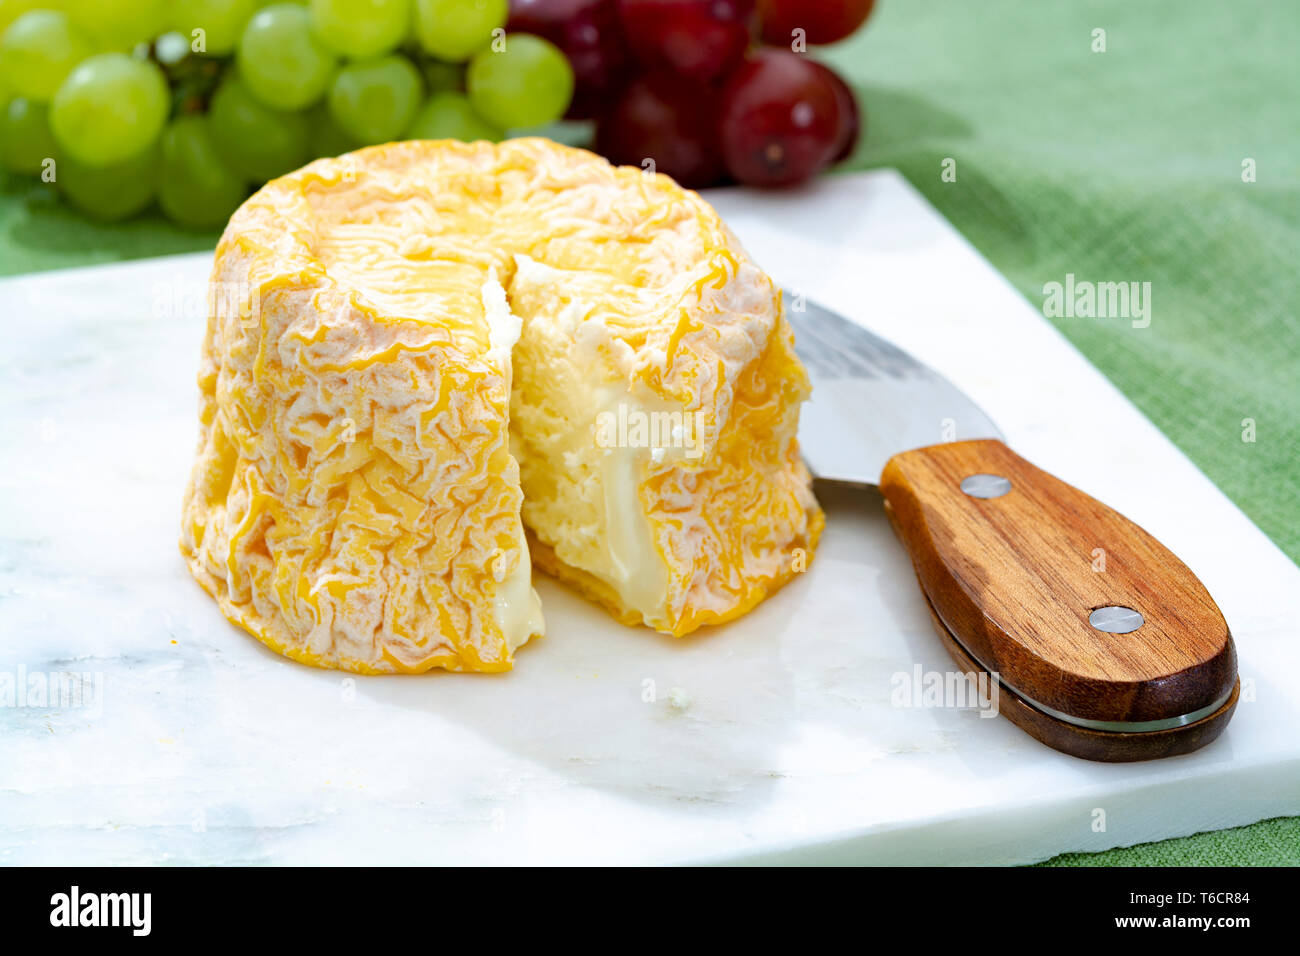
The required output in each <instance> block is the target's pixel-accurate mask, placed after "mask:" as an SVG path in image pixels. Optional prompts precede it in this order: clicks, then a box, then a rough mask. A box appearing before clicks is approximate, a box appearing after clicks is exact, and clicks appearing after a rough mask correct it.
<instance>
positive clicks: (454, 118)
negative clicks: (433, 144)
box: [406, 91, 505, 143]
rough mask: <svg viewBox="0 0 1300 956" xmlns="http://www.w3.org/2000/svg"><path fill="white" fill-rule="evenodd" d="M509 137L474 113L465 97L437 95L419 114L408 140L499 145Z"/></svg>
mask: <svg viewBox="0 0 1300 956" xmlns="http://www.w3.org/2000/svg"><path fill="white" fill-rule="evenodd" d="M504 135H505V134H504V133H502V131H501V130H499V129H497V128H496V127H495V126H493V125H492V124H491V123H489V122H487V121H486V120H484V119H483V117H481V116H479V115H478V113H476V112H474V107H473V106H472V105H471V104H470V101H469V97H467V96H466V95H465V94H464V93H456V92H452V91H445V92H442V93H434V94H433V96H431V97H429V99H428V101H427V102H426V103H425V104H424V106H422V107H421V108H420V112H418V113H417V114H415V122H414V123H412V124H411V127H410V129H409V130H407V133H406V138H407V139H459V140H464V141H465V142H467V143H472V142H473V141H474V140H477V139H486V140H488V141H490V142H493V143H495V142H499V141H500V140H501V139H502V137H503V136H504Z"/></svg>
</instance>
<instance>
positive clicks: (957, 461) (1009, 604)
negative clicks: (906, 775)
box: [785, 292, 1240, 761]
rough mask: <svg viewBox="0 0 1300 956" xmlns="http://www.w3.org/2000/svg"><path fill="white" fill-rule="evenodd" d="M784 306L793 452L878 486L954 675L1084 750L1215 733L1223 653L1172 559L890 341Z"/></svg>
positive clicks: (1189, 577) (1020, 721)
mask: <svg viewBox="0 0 1300 956" xmlns="http://www.w3.org/2000/svg"><path fill="white" fill-rule="evenodd" d="M785 306H786V309H785V311H786V316H787V318H788V319H789V321H790V324H791V326H792V327H793V329H794V333H795V342H796V346H795V347H796V351H797V352H798V354H799V357H800V359H802V361H803V363H804V365H805V366H806V367H807V369H808V374H809V376H810V377H811V378H812V381H813V396H812V398H811V400H810V401H809V402H807V403H806V404H805V405H804V408H803V411H802V413H801V418H800V423H799V445H800V448H801V450H802V452H803V456H804V460H805V462H806V463H807V464H808V467H809V469H810V470H811V471H812V472H813V475H814V476H815V477H816V478H817V479H818V480H819V481H830V482H835V483H841V484H850V485H870V486H875V487H878V488H879V489H880V492H881V495H882V496H883V497H884V501H885V510H886V512H887V513H888V515H889V519H890V522H891V524H892V525H893V527H894V530H895V532H896V534H897V535H898V537H899V539H900V541H901V542H902V544H903V546H904V547H905V548H906V550H907V552H908V554H909V555H910V557H911V559H912V565H913V568H914V570H915V571H916V577H917V580H918V582H919V583H920V586H921V591H922V593H923V595H924V597H925V600H926V603H927V606H928V609H929V612H930V616H931V618H932V620H933V622H934V625H935V629H936V631H937V632H938V634H939V637H940V639H941V640H942V641H943V643H944V645H945V646H946V647H947V649H948V652H949V654H950V655H951V656H952V658H953V660H954V661H955V662H956V664H957V666H958V667H959V668H961V670H962V671H963V672H965V673H970V674H976V675H978V674H979V673H980V672H984V673H986V674H988V675H989V677H991V678H992V679H995V680H997V681H998V691H999V694H998V707H999V712H1000V713H1001V714H1002V715H1003V716H1005V717H1007V718H1009V719H1010V720H1011V721H1012V722H1013V723H1015V724H1016V725H1017V726H1019V727H1020V728H1021V729H1022V730H1024V731H1026V732H1028V733H1029V734H1031V735H1032V736H1033V737H1035V738H1037V739H1038V740H1040V741H1042V742H1043V743H1045V744H1047V745H1048V746H1049V747H1053V748H1055V749H1056V750H1060V751H1063V752H1065V753H1068V754H1072V755H1074V756H1076V757H1083V758H1086V759H1089V760H1104V761H1132V760H1148V759H1152V758H1156V757H1166V756H1172V755H1175V754H1183V753H1188V752H1190V751H1193V750H1196V749H1198V748H1200V747H1203V746H1205V745H1206V744H1208V743H1210V742H1211V741H1212V740H1214V739H1215V738H1216V737H1218V736H1219V734H1220V733H1222V732H1223V729H1224V727H1226V726H1227V723H1228V721H1229V720H1230V719H1231V717H1232V713H1233V710H1234V709H1235V707H1236V704H1237V698H1238V696H1239V693H1240V681H1239V680H1238V678H1237V657H1236V650H1235V647H1234V645H1233V640H1232V635H1231V633H1230V631H1229V630H1228V625H1227V622H1226V621H1225V620H1224V618H1223V614H1222V612H1221V611H1220V610H1219V608H1218V606H1217V605H1216V604H1215V603H1214V601H1213V599H1212V598H1211V597H1210V594H1209V592H1208V591H1207V590H1206V589H1205V586H1204V585H1203V584H1201V582H1200V581H1199V580H1198V579H1197V578H1196V576H1195V575H1194V574H1193V573H1192V572H1191V571H1190V570H1189V569H1188V568H1187V566H1186V565H1185V564H1183V562H1182V561H1180V560H1179V559H1178V558H1177V557H1175V556H1174V554H1173V553H1172V552H1170V551H1169V549H1167V548H1166V547H1165V546H1164V545H1162V544H1161V543H1160V542H1159V541H1157V540H1156V539H1155V538H1154V537H1152V536H1151V535H1150V534H1148V533H1147V532H1146V531H1144V530H1143V529H1142V528H1140V527H1139V526H1138V525H1136V524H1134V523H1133V522H1132V521H1130V520H1129V519H1127V518H1125V517H1124V516H1123V515H1121V514H1119V513H1118V512H1116V511H1114V510H1112V509H1111V508H1108V507H1107V506H1106V505H1104V504H1102V503H1101V502H1099V501H1097V500H1095V499H1093V498H1091V497H1089V496H1088V495H1086V494H1084V493H1083V492H1082V491H1079V490H1078V489H1077V488H1074V487H1072V486H1071V485H1069V484H1066V483H1065V482H1064V481H1061V480H1060V479H1059V478H1056V477H1053V476H1052V475H1050V474H1048V473H1047V472H1046V471H1043V470H1042V469H1039V468H1037V467H1035V466H1034V465H1032V464H1030V463H1029V462H1028V461H1026V460H1025V459H1024V458H1022V457H1020V456H1019V455H1017V454H1016V453H1015V452H1014V451H1012V450H1011V449H1010V448H1009V447H1007V445H1006V444H1005V442H1004V439H1003V436H1002V433H1001V432H1000V431H999V430H998V428H997V426H996V425H995V424H994V423H993V421H992V420H991V419H990V418H989V417H988V416H987V415H985V414H984V412H983V411H981V410H980V408H979V407H978V406H977V405H976V404H975V403H974V402H972V401H971V400H970V399H969V398H967V397H966V395H965V394H963V393H962V392H961V391H960V390H959V389H958V388H957V387H956V386H954V385H953V384H952V383H951V382H949V381H948V380H946V379H945V378H943V376H941V375H939V374H938V373H937V372H935V371H933V370H932V369H930V368H928V367H927V366H925V365H923V364H922V363H920V362H918V361H917V360H916V359H914V358H913V357H912V356H911V355H909V354H907V353H906V352H905V351H903V350H902V349H900V348H898V347H897V346H895V345H892V344H891V343H889V342H887V341H885V340H884V339H882V338H880V337H878V336H876V335H874V334H873V333H871V332H869V331H868V330H866V329H865V328H863V327H862V326H860V325H858V324H856V323H854V322H851V321H850V320H848V319H846V318H844V317H843V316H841V315H838V314H837V313H835V312H832V311H830V310H829V309H825V308H823V307H821V306H818V305H815V304H813V303H811V302H808V301H807V300H804V299H802V298H796V297H794V296H791V295H790V293H788V292H787V293H786V295H785ZM1099 555H1100V559H1099V557H1098V556H1099Z"/></svg>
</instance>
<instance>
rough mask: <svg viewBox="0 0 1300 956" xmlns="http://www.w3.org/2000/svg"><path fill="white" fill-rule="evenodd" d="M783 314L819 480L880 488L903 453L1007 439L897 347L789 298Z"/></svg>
mask: <svg viewBox="0 0 1300 956" xmlns="http://www.w3.org/2000/svg"><path fill="white" fill-rule="evenodd" d="M785 312H786V318H787V319H789V321H790V324H791V326H793V327H794V335H795V350H796V351H797V352H798V353H799V358H800V359H802V360H803V363H804V365H805V366H806V367H807V369H808V374H809V376H810V377H811V378H812V381H813V395H812V400H811V401H809V402H808V403H806V404H805V405H804V407H803V411H802V412H801V413H800V417H799V447H800V449H801V450H802V452H803V457H804V461H806V462H807V463H808V467H809V468H811V469H812V472H813V474H814V475H815V476H817V477H818V478H822V479H826V480H829V481H844V482H852V483H855V484H868V485H875V484H878V483H879V482H880V472H881V471H882V470H883V469H884V467H885V462H887V461H888V460H889V459H890V458H891V457H892V456H894V455H895V454H897V453H898V452H900V451H907V450H909V449H912V448H921V447H924V446H926V445H937V444H939V443H940V442H945V441H965V440H966V439H969V438H997V439H1001V438H1002V433H1001V432H1000V431H998V427H997V426H996V425H995V424H993V421H992V419H990V418H989V417H988V416H987V415H985V414H984V412H983V411H981V410H980V408H979V406H978V405H976V404H975V403H974V402H972V401H971V400H970V399H969V398H967V397H966V395H965V394H964V393H963V392H962V391H961V390H960V389H958V388H957V387H956V386H955V385H953V384H952V383H951V382H949V381H948V380H947V379H946V378H944V377H943V376H942V375H940V374H939V373H938V372H936V371H934V370H933V369H931V368H928V367H927V366H925V365H922V364H921V363H920V362H918V361H917V360H916V359H914V358H912V356H910V355H908V354H907V353H906V352H904V351H903V350H902V349H900V348H898V347H897V346H896V345H893V344H891V343H889V342H887V341H885V340H884V339H882V338H880V337H879V336H878V335H874V334H872V333H871V332H868V331H867V330H866V329H864V328H863V327H862V326H860V325H857V324H856V323H854V322H850V321H849V320H848V319H846V318H844V317H843V316H842V315H839V314H837V313H835V312H832V311H830V310H829V309H826V308H823V307H822V306H819V305H815V304H814V303H812V302H808V301H806V300H804V301H802V302H798V301H796V300H795V298H794V297H792V296H791V295H790V293H789V292H786V293H785Z"/></svg>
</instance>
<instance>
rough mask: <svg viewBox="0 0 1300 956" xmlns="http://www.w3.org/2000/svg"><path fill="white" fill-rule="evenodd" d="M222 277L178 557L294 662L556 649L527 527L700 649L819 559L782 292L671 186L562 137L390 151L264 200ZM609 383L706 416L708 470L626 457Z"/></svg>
mask: <svg viewBox="0 0 1300 956" xmlns="http://www.w3.org/2000/svg"><path fill="white" fill-rule="evenodd" d="M212 279H213V288H214V290H219V294H218V295H217V296H216V299H215V301H216V303H217V304H216V305H214V308H213V309H212V310H211V314H210V318H209V324H208V331H207V336H206V340H205V344H204V348H203V358H202V366H201V371H200V376H199V385H200V395H201V409H200V426H201V430H200V442H199V450H198V456H197V459H196V462H195V467H194V472H193V476H192V480H191V484H190V487H189V489H188V491H187V495H186V501H185V509H184V523H183V529H182V540H181V547H182V551H183V553H184V554H185V556H186V558H187V561H188V563H189V566H190V569H191V571H192V572H193V574H194V576H195V577H196V578H197V579H198V581H199V582H200V584H202V585H203V586H204V588H205V589H207V590H208V591H209V592H210V593H211V594H212V595H213V596H214V597H215V598H216V600H217V602H218V604H219V605H220V607H221V608H222V610H223V612H224V613H225V614H226V616H227V617H229V618H230V619H231V620H232V621H234V622H235V623H237V624H239V625H241V626H243V627H245V628H246V629H248V630H249V631H250V632H252V633H253V634H254V635H256V636H257V637H258V638H260V639H261V640H262V641H263V642H264V643H266V644H267V645H268V646H270V647H272V648H273V649H275V650H277V651H280V652H281V653H284V654H286V655H288V656H290V657H292V658H294V659H296V660H300V661H304V662H307V663H311V664H317V665H321V666H330V667H339V668H344V669H348V670H353V671H358V672H362V673H393V672H418V671H423V670H427V669H429V668H432V667H443V668H447V669H452V670H483V671H493V670H503V669H507V668H509V667H510V666H511V662H512V658H513V653H514V650H515V649H516V648H517V647H518V646H519V645H521V644H522V643H524V642H525V641H526V640H528V639H529V637H532V636H535V635H537V634H540V633H541V632H542V623H541V616H540V611H539V608H538V606H537V598H536V594H535V593H534V592H533V591H532V588H531V586H530V585H529V584H528V579H529V575H530V568H531V562H530V555H529V550H528V548H527V546H526V543H525V536H524V523H527V525H528V531H529V534H530V536H531V540H532V542H533V544H534V555H535V556H536V558H537V560H538V562H539V564H540V565H542V566H543V567H545V568H547V569H548V570H550V571H552V572H554V573H556V574H558V575H559V576H561V577H563V578H566V579H568V580H571V581H573V582H574V583H576V584H577V585H578V586H579V587H580V588H582V590H584V591H585V592H586V593H588V594H589V595H590V596H592V597H595V598H596V599H598V600H600V601H602V603H605V604H606V605H607V606H608V607H610V608H611V610H613V611H614V612H615V613H616V614H617V615H618V616H619V617H620V619H622V620H625V621H627V622H629V623H635V622H644V623H646V624H649V625H650V626H652V627H656V628H658V629H660V630H664V631H668V632H671V633H678V634H681V633H685V632H687V631H689V630H692V629H694V628H695V627H698V626H700V625H701V624H705V623H713V622H716V621H720V620H725V619H727V618H729V617H733V616H735V615H736V614H739V613H742V612H743V611H744V610H746V609H748V608H749V607H751V606H753V604H754V603H757V601H758V600H761V598H762V597H763V595H764V594H766V593H768V592H769V591H770V590H771V589H773V588H774V587H776V586H778V585H779V584H780V583H781V582H782V581H784V580H786V579H787V578H788V577H789V576H790V575H791V574H792V573H793V571H794V570H795V569H796V568H795V563H796V562H795V556H796V555H797V554H798V552H799V551H800V550H803V551H805V552H806V554H805V559H806V558H807V557H810V555H811V550H812V548H813V547H814V545H815V542H816V536H817V532H818V530H819V529H820V526H821V513H820V511H819V510H818V509H817V506H816V502H815V501H814V500H813V498H812V495H811V493H810V491H809V478H808V475H807V472H806V471H805V470H804V469H803V466H802V465H801V463H800V462H799V458H798V450H797V446H796V444H795V440H794V434H795V429H796V426H797V416H798V405H799V403H800V402H801V401H802V400H803V398H804V397H806V395H807V392H808V382H807V378H806V376H805V375H804V372H803V369H802V368H801V367H800V365H799V363H798V361H797V359H795V357H794V353H793V347H792V340H791V336H790V331H789V328H788V325H787V324H786V323H785V321H784V319H783V318H782V316H781V314H780V299H779V295H778V294H777V291H776V290H775V289H774V287H773V285H772V283H771V281H770V280H769V279H767V277H766V276H764V275H763V274H762V273H761V272H760V271H759V270H758V269H757V268H756V267H754V266H753V265H752V264H751V263H750V262H749V261H748V259H747V257H746V256H745V254H744V252H743V250H741V249H740V247H739V245H738V244H737V243H736V242H735V240H734V237H732V236H731V235H730V233H729V231H728V230H727V229H726V227H725V226H724V225H723V224H722V223H721V221H720V220H719V219H718V217H717V216H716V214H715V213H714V212H713V211H712V209H710V208H709V207H708V205H707V204H706V203H704V202H703V201H702V200H701V199H700V198H699V197H698V196H697V195H696V194H694V193H691V192H688V191H684V190H681V189H680V188H679V187H677V186H676V185H675V184H674V183H672V182H671V180H668V179H666V178H665V177H662V176H656V175H647V174H644V173H643V172H641V171H640V170H636V169H630V168H615V167H611V166H610V165H609V164H608V163H606V162H605V161H604V160H601V159H599V158H598V157H595V156H593V155H591V154H589V153H585V152H583V151H581V150H574V149H569V148H566V147H562V146H558V145H556V144H554V143H551V142H549V141H546V140H540V139H520V140H511V141H508V142H506V143H502V144H499V145H494V144H488V143H474V144H461V143H454V142H449V141H439V142H410V143H398V144H390V145H387V146H380V147H372V148H369V149H365V150H361V151H359V152H356V153H352V154H349V155H346V156H343V157H340V158H338V159H333V160H321V161H318V162H315V163H312V164H310V165H308V166H307V167H304V168H303V169H302V170H299V171H298V172H296V173H293V174H291V175H289V176H286V177H283V178H281V179H278V180H274V181H272V182H271V183H269V184H267V185H266V186H265V187H264V188H263V189H261V190H260V191H259V192H258V193H257V194H255V195H254V196H253V197H252V198H251V199H249V200H248V201H247V202H246V203H245V204H244V205H243V206H242V207H241V208H240V210H239V211H238V212H237V213H236V214H235V216H234V217H233V218H232V220H231V222H230V225H229V226H228V228H227V230H226V232H225V234H224V235H223V237H222V239H221V242H220V244H219V246H218V250H217V257H216V263H215V266H214V271H213V276H212ZM232 303H236V304H235V305H232ZM516 339H518V342H517V343H516ZM568 383H579V384H580V385H581V387H579V386H578V385H574V386H573V388H571V389H570V388H568V387H567V385H568ZM584 389H594V390H595V391H596V392H598V393H599V394H600V396H601V397H602V398H601V400H602V401H603V402H604V403H605V404H606V405H609V403H611V402H612V403H614V404H615V405H617V404H618V403H620V402H622V403H623V404H624V405H626V406H628V407H632V408H634V409H643V410H658V411H664V410H672V409H680V410H682V411H683V412H689V413H691V414H692V415H697V416H698V417H699V420H700V421H702V423H703V426H704V427H703V428H702V430H701V435H702V441H701V443H700V448H699V454H698V455H697V456H694V457H692V458H690V459H687V458H685V457H684V456H682V455H681V454H680V453H676V452H674V451H672V450H669V451H667V452H666V453H665V452H664V451H663V450H653V449H646V448H617V449H607V448H598V447H597V446H596V444H595V442H594V440H593V416H594V415H595V414H596V412H597V411H598V408H597V407H596V406H595V405H592V404H591V403H590V402H587V401H586V400H585V398H584V395H585V392H584ZM557 442H558V443H559V444H562V445H566V446H567V447H568V449H569V454H568V455H567V456H564V455H560V456H552V455H551V454H550V451H551V450H552V449H553V448H554V447H555V446H556V443H557ZM597 458H600V459H601V460H599V461H598V460H597ZM517 459H518V461H517ZM521 468H522V488H521ZM525 495H526V496H527V500H525ZM588 499H590V501H589V500H588ZM592 502H594V505H592V504H591V503H592ZM521 509H522V515H523V521H521ZM579 525H581V527H579ZM611 541H613V542H615V544H614V545H611V544H610V542H611ZM611 582H612V583H611Z"/></svg>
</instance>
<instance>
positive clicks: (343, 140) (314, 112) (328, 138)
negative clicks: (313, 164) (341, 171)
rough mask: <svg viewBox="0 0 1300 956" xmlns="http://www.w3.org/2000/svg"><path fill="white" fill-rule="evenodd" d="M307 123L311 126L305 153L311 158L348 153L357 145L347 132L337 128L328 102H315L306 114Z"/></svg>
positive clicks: (337, 125)
mask: <svg viewBox="0 0 1300 956" xmlns="http://www.w3.org/2000/svg"><path fill="white" fill-rule="evenodd" d="M307 125H308V126H309V127H311V140H310V142H309V143H308V150H307V153H308V155H309V156H310V157H311V158H312V159H320V158H321V157H322V156H342V155H343V154H344V153H350V152H352V151H353V150H354V149H356V148H357V146H358V145H359V144H358V143H357V141H356V140H354V139H353V138H352V137H351V136H349V135H348V134H347V133H345V132H343V130H342V129H340V128H339V124H338V123H336V122H335V121H334V117H333V115H331V114H330V108H329V104H328V103H324V102H321V103H317V104H316V105H315V106H313V107H312V108H311V111H310V112H308V114H307Z"/></svg>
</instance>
